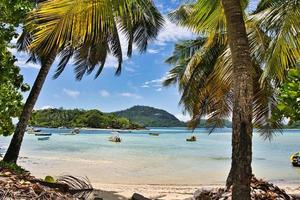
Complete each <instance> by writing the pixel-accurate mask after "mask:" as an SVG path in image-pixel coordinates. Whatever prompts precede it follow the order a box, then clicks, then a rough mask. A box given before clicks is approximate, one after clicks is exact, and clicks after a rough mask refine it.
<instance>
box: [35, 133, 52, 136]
mask: <svg viewBox="0 0 300 200" xmlns="http://www.w3.org/2000/svg"><path fill="white" fill-rule="evenodd" d="M51 135H52V133H36V134H35V136H51Z"/></svg>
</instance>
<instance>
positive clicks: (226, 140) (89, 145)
mask: <svg viewBox="0 0 300 200" xmlns="http://www.w3.org/2000/svg"><path fill="white" fill-rule="evenodd" d="M70 131H71V130H70V129H50V128H42V132H45V133H52V136H51V137H50V139H49V140H45V141H41V140H38V136H34V135H30V134H26V135H25V137H24V141H23V145H22V148H21V153H20V159H19V161H18V164H19V165H21V166H23V167H24V168H26V169H27V170H29V171H30V172H31V173H32V174H33V175H35V176H37V177H41V178H43V177H45V176H46V175H51V176H60V175H66V174H72V175H75V176H83V177H84V176H86V177H88V178H89V179H90V181H91V182H95V183H108V184H162V185H164V184H165V185H173V184H174V185H176V184H180V185H219V184H224V183H225V181H226V177H227V175H228V172H229V169H230V164H231V160H230V159H231V131H232V130H231V129H229V128H224V129H215V130H214V132H212V133H211V134H209V131H210V130H207V129H202V128H199V129H196V130H195V131H194V132H192V131H190V130H187V129H186V128H149V130H134V131H132V132H130V133H120V134H119V136H120V137H121V139H122V142H121V143H113V142H110V141H109V140H108V138H109V137H110V136H111V135H112V133H111V131H109V130H81V132H80V134H78V135H65V133H70ZM149 133H158V134H159V136H152V135H149ZM192 135H195V136H196V137H197V141H196V142H187V141H186V138H189V137H191V136H192ZM10 139H11V137H3V136H0V148H1V149H0V151H2V154H3V153H4V151H5V149H6V148H7V147H8V145H9V141H10ZM298 151H300V130H283V131H282V133H280V132H277V133H276V134H275V136H274V137H273V139H272V140H265V139H264V138H263V137H261V136H260V135H259V133H258V132H257V131H254V137H253V163H252V167H253V173H254V174H255V175H256V176H257V177H259V178H263V179H265V180H268V181H271V182H274V183H276V182H285V183H300V168H297V167H293V166H292V165H291V163H290V156H291V155H292V154H293V153H295V152H298ZM0 153H1V152H0Z"/></svg>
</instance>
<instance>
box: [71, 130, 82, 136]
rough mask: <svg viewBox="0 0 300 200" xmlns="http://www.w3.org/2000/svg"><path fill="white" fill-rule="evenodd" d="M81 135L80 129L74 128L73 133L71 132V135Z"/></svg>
mask: <svg viewBox="0 0 300 200" xmlns="http://www.w3.org/2000/svg"><path fill="white" fill-rule="evenodd" d="M79 133H80V129H79V128H74V129H73V130H72V131H71V134H74V135H76V134H79Z"/></svg>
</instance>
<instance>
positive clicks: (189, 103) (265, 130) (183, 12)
mask: <svg viewBox="0 0 300 200" xmlns="http://www.w3.org/2000/svg"><path fill="white" fill-rule="evenodd" d="M270 2H271V1H270ZM238 3H239V2H238ZM282 3H284V2H280V3H278V4H277V6H279V5H280V7H281V10H282V9H283V8H285V6H282ZM242 5H243V6H242V7H245V5H246V4H245V2H243V1H242ZM266 5H268V6H273V9H274V5H276V4H268V3H266V4H264V3H261V4H260V6H259V8H261V9H264V10H263V11H264V15H262V13H257V14H256V15H255V16H251V17H250V18H249V19H248V17H246V19H247V23H246V26H247V30H248V37H249V40H250V44H249V50H250V51H251V52H250V53H251V60H250V61H251V65H252V66H251V67H248V68H250V72H251V71H252V72H254V73H253V74H247V73H249V72H245V73H243V74H241V76H242V75H247V76H246V77H244V78H245V80H247V79H246V78H249V77H248V76H251V75H252V76H253V77H252V79H253V81H252V82H251V81H249V80H251V79H249V80H248V81H249V85H247V84H246V83H244V84H243V85H242V86H244V87H245V88H247V87H249V88H251V87H252V86H251V84H254V87H253V95H252V97H251V98H252V99H253V103H251V106H253V108H252V109H251V110H250V111H251V112H250V111H249V110H248V111H249V112H250V114H251V117H252V116H253V118H254V119H253V122H254V125H255V126H257V127H258V128H260V130H261V131H262V132H261V134H262V136H264V137H265V138H271V137H272V133H273V132H272V129H273V128H279V127H280V124H279V123H278V122H277V121H273V120H271V119H270V113H271V112H272V110H274V109H275V105H276V101H275V96H274V94H275V93H274V89H273V85H272V81H270V79H272V80H274V75H276V74H278V68H280V67H278V66H280V64H281V63H278V62H279V60H280V61H282V60H283V61H284V58H288V57H289V56H290V55H291V56H292V57H293V58H289V59H292V60H294V59H295V58H296V59H297V57H296V56H297V53H295V52H293V53H292V54H286V53H282V54H281V57H283V59H282V58H280V59H278V60H277V61H276V62H277V63H276V64H277V65H276V66H277V67H274V66H272V65H270V68H271V69H273V70H274V69H275V70H274V71H273V74H272V73H270V70H269V71H262V69H261V68H262V67H265V66H266V62H267V63H269V62H268V60H267V61H266V60H265V58H266V57H273V58H276V55H273V54H270V52H272V51H271V50H272V49H273V48H274V45H275V44H276V42H277V41H275V44H274V41H273V40H271V37H269V36H270V35H269V31H270V30H271V29H270V28H266V27H268V26H270V24H272V23H270V22H271V16H272V15H270V13H272V12H271V11H272V10H271V9H269V10H265V9H266V8H262V7H263V6H265V7H266ZM223 6H224V2H223ZM290 8H291V7H290ZM286 10H287V9H285V10H284V11H282V12H281V14H283V13H284V14H285V11H286ZM266 11H267V12H266ZM267 13H268V14H267ZM289 13H290V14H292V12H289ZM224 14H225V13H224V9H223V8H222V5H221V4H220V2H219V3H218V2H214V3H213V2H208V1H205V0H204V1H198V2H197V3H195V4H188V5H183V6H181V7H180V8H179V9H177V10H176V11H175V12H173V13H171V14H170V16H171V19H173V20H175V21H176V22H177V23H179V24H181V25H183V26H187V27H189V28H191V29H192V30H193V31H194V32H196V33H199V34H200V35H206V38H204V39H206V42H202V41H203V38H200V39H197V40H195V41H186V42H183V43H180V44H178V45H176V47H175V51H174V53H173V56H172V57H170V58H169V59H168V60H167V62H168V63H170V64H172V65H174V66H175V67H174V68H173V69H172V70H170V72H169V76H168V77H167V79H166V81H165V84H166V85H169V84H171V83H178V85H179V89H180V91H181V92H182V98H181V103H183V105H184V106H185V107H184V108H185V110H187V111H188V112H189V113H191V115H192V120H191V122H190V126H191V127H195V126H196V125H197V123H198V122H199V119H200V117H201V116H203V115H208V117H209V120H208V123H209V125H213V126H219V125H222V122H223V121H222V117H223V118H224V117H225V118H226V117H227V116H228V115H229V114H230V112H231V109H232V107H237V108H239V107H240V106H239V105H240V104H238V102H237V99H234V97H235V98H236V95H235V96H233V94H234V90H237V89H238V90H241V89H243V88H239V87H240V85H238V87H237V86H235V87H233V86H234V85H237V84H236V81H235V82H233V81H232V80H238V79H237V78H233V77H234V67H233V66H234V63H233V56H232V57H231V53H232V51H230V49H229V46H228V39H227V35H230V32H229V30H228V29H227V28H226V27H227V25H228V22H227V25H226V20H225V16H224ZM268 15H269V17H266V16H268ZM190 16H192V17H190ZM273 16H274V13H273ZM276 19H278V21H280V22H276V23H277V24H283V22H282V21H281V20H282V18H279V17H276ZM227 21H228V20H227ZM298 21H299V20H298ZM240 23H241V22H240ZM295 24H296V23H295ZM266 25H267V26H266ZM275 25H276V24H275ZM272 27H273V29H274V24H273V25H272ZM275 27H276V26H275ZM277 27H278V26H277ZM233 28H236V27H235V26H234V27H233ZM227 30H228V31H227ZM290 30H291V29H290ZM292 30H293V29H292ZM286 31H288V30H286ZM226 32H227V33H228V34H225V35H224V33H226ZM272 32H273V33H274V30H272ZM277 32H279V31H278V30H277ZM224 36H225V37H224ZM293 40H294V43H297V41H295V40H297V37H295V35H294V36H293ZM241 41H243V40H241ZM244 42H245V41H244ZM199 44H200V45H199ZM216 44H217V45H216ZM245 44H247V43H245ZM245 44H244V45H245ZM280 45H281V46H284V47H285V49H289V48H290V45H289V44H288V42H287V41H284V42H281V44H280ZM275 46H276V45H275ZM216 47H217V48H216ZM220 47H221V51H220ZM244 48H245V47H244ZM298 49H299V48H298ZM212 50H213V51H212ZM286 52H288V51H286ZM298 58H299V57H298ZM274 63H275V62H273V63H272V64H273V65H274ZM240 66H241V65H240ZM287 67H294V66H291V65H288V66H286V67H285V68H287ZM248 68H247V69H248ZM207 69H210V70H207ZM247 69H244V70H245V71H247ZM276 69H277V71H276ZM283 71H284V70H283ZM239 72H240V71H239ZM274 72H275V73H274ZM262 74H263V76H262ZM270 75H273V76H270ZM278 75H279V77H278V76H277V77H276V78H277V79H280V78H282V77H283V74H282V73H281V74H280V73H279V74H278ZM260 79H261V80H260ZM245 80H243V81H245ZM216 85H217V87H215V86H216ZM247 91H248V90H247ZM248 95H249V94H248ZM248 98H250V97H248ZM251 98H250V100H251ZM238 100H243V99H238ZM244 100H245V101H244V103H245V102H247V101H246V100H249V99H244ZM233 102H235V106H233V105H232V104H233ZM236 104H237V105H236ZM248 106H249V105H248ZM248 109H249V108H248ZM245 111H246V110H244V112H245ZM249 112H248V113H249ZM235 113H236V112H235ZM252 114H253V115H252ZM233 117H234V119H233V121H236V119H235V116H233ZM239 117H240V116H239ZM247 117H249V116H247ZM239 119H240V118H239ZM238 125H242V123H238ZM249 126H250V127H249V128H248V129H249V130H250V129H251V127H252V124H251V125H249ZM233 128H234V131H233V141H232V144H233V155H232V167H231V171H230V174H229V176H228V179H227V186H231V185H233V188H234V189H233V193H234V194H233V198H238V199H240V198H241V196H242V197H245V198H249V197H250V194H249V192H250V188H249V183H250V178H251V148H252V147H251V146H252V145H251V140H252V139H251V137H252V134H250V132H249V130H247V131H248V133H249V134H245V133H244V134H245V135H244V136H243V137H242V139H240V136H242V135H241V131H240V130H239V129H240V128H239V127H233ZM236 130H238V131H236ZM245 132H246V131H245ZM251 133H252V132H251ZM244 138H245V142H246V143H241V142H243V141H244ZM240 144H247V145H243V146H244V147H247V146H248V148H245V149H243V148H242V149H240V148H239V147H241V145H240ZM243 153H244V155H243V156H242V154H243ZM243 158H246V159H245V160H241V159H243ZM240 160H241V161H242V162H243V163H242V162H239V161H240ZM243 164H244V166H246V165H248V167H243ZM241 166H242V167H241ZM243 170H245V171H243ZM245 172H246V173H245ZM239 175H244V176H239ZM238 176H239V177H242V178H244V179H243V180H242V179H235V177H238ZM246 179H247V180H246ZM247 187H248V189H247ZM246 193H247V194H246Z"/></svg>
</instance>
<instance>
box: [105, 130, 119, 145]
mask: <svg viewBox="0 0 300 200" xmlns="http://www.w3.org/2000/svg"><path fill="white" fill-rule="evenodd" d="M111 134H112V136H110V137H109V138H108V140H109V141H111V142H117V143H119V142H121V138H120V136H119V132H116V131H113V132H111Z"/></svg>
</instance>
